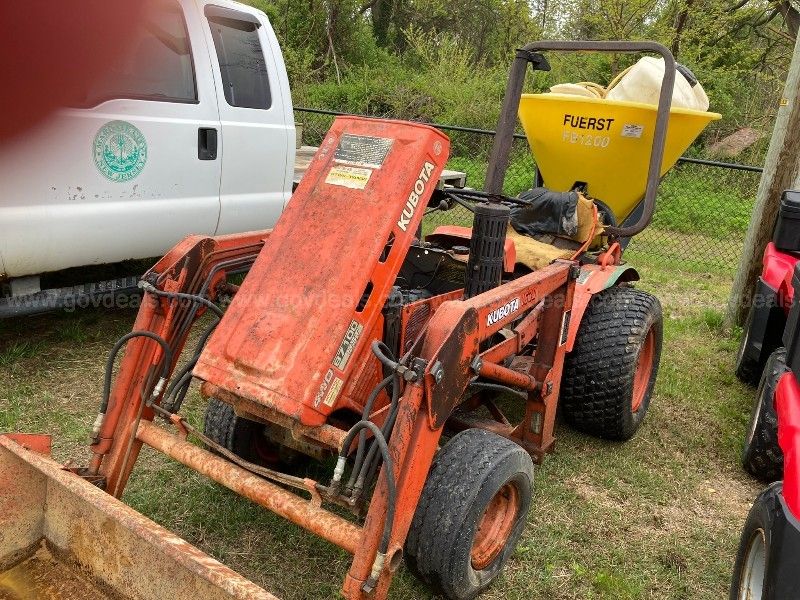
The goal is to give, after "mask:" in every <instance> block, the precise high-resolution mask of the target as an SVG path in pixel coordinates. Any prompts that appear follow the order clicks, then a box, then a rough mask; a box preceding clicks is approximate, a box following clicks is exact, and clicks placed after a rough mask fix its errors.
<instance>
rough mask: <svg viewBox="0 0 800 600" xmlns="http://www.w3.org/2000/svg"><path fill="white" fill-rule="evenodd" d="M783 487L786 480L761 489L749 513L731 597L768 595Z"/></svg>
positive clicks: (756, 598) (752, 598) (757, 598)
mask: <svg viewBox="0 0 800 600" xmlns="http://www.w3.org/2000/svg"><path fill="white" fill-rule="evenodd" d="M782 488H783V482H780V481H778V482H776V483H773V484H772V485H771V486H769V487H768V488H767V489H765V490H764V491H763V492H761V493H760V494H759V495H758V497H757V498H756V500H755V502H754V503H753V506H752V508H751V509H750V513H749V514H748V515H747V521H745V524H744V529H743V530H742V535H741V537H740V538H739V550H738V552H737V553H736V563H735V565H734V567H733V578H732V580H731V593H730V600H761V599H762V598H767V595H766V594H765V592H766V591H767V579H766V575H767V572H768V571H769V564H770V560H771V558H772V556H771V555H772V552H771V550H772V531H773V526H774V524H775V519H776V517H777V516H778V512H779V511H780V501H779V499H778V496H779V494H780V493H781V490H782ZM769 597H772V595H770V596H769Z"/></svg>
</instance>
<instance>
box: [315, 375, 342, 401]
mask: <svg viewBox="0 0 800 600" xmlns="http://www.w3.org/2000/svg"><path fill="white" fill-rule="evenodd" d="M334 379H338V377H336V376H335V375H334V374H333V369H328V372H327V373H325V377H323V378H322V384H320V386H319V390H318V391H317V395H316V396H314V406H319V403H320V402H322V399H323V398H325V392H327V391H328V388H329V387H330V385H331V381H333V380H334ZM325 402H326V403H327V398H326V399H325Z"/></svg>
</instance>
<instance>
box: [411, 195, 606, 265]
mask: <svg viewBox="0 0 800 600" xmlns="http://www.w3.org/2000/svg"><path fill="white" fill-rule="evenodd" d="M520 198H521V199H523V200H529V201H530V205H528V206H520V207H515V208H512V209H511V222H510V224H509V226H508V230H507V232H506V247H505V260H504V261H503V263H504V264H503V267H504V268H503V270H504V271H505V272H507V273H510V272H512V271H513V270H514V267H515V266H516V265H517V264H521V265H524V266H525V267H527V268H529V269H531V270H536V269H540V268H542V267H544V266H546V265H549V264H550V263H551V262H553V261H554V260H557V259H559V258H567V259H568V258H571V257H572V256H573V255H574V254H575V253H576V252H577V251H578V250H579V249H580V248H581V246H583V245H584V244H585V243H586V241H587V239H588V238H589V236H590V235H592V225H593V221H594V208H593V205H594V203H593V202H592V201H591V200H590V199H588V198H586V197H585V196H584V195H583V194H581V193H580V192H552V191H550V190H547V189H546V188H536V189H533V190H528V191H527V192H523V193H522V194H520ZM595 229H596V231H595V235H594V239H593V240H592V242H591V243H590V244H589V247H590V248H592V247H596V246H597V245H599V243H600V242H601V239H600V238H601V234H602V224H601V223H600V224H598V226H597V228H595ZM471 237H472V230H471V229H470V228H469V227H457V226H454V225H445V226H441V227H437V228H436V229H435V230H434V231H433V233H431V234H429V235H427V236H425V240H426V241H428V242H431V243H434V244H436V245H438V246H442V247H449V246H453V245H467V246H468V245H469V239H470V238H471Z"/></svg>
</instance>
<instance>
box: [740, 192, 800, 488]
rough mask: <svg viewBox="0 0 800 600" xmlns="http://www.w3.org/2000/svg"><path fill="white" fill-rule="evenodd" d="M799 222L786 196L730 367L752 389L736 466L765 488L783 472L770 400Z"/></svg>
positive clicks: (799, 208) (781, 361)
mask: <svg viewBox="0 0 800 600" xmlns="http://www.w3.org/2000/svg"><path fill="white" fill-rule="evenodd" d="M799 217H800V192H799V191H791V190H787V191H785V192H784V193H783V196H782V198H781V208H780V213H779V215H778V222H777V223H776V226H775V233H774V235H773V240H772V242H770V243H769V244H768V245H767V248H766V250H765V251H764V259H763V263H764V268H763V270H762V272H761V276H760V277H759V278H758V283H757V284H756V290H755V293H754V294H753V302H752V305H751V307H750V312H749V314H748V317H747V322H746V325H745V328H744V333H743V335H742V342H741V345H740V347H739V353H738V356H737V361H736V376H737V377H738V378H739V379H740V380H742V381H743V382H744V383H747V384H750V385H756V384H758V392H757V393H756V401H755V403H754V405H753V412H752V416H751V419H750V427H749V433H748V436H747V439H746V440H745V445H744V450H743V453H742V464H743V465H744V468H745V469H746V470H747V471H748V472H749V473H750V474H752V475H753V476H755V477H757V478H759V479H761V480H763V481H766V482H772V481H775V480H777V479H780V478H781V475H782V472H783V471H782V468H783V457H782V455H781V451H780V448H779V447H778V438H777V435H778V433H777V431H778V430H777V422H776V414H775V409H774V407H773V402H772V400H773V398H774V395H775V389H776V386H777V384H778V379H779V377H780V375H781V374H782V373H783V372H784V371H785V369H786V350H785V348H784V347H783V342H782V339H781V338H782V337H783V336H784V335H785V334H784V329H785V328H786V321H787V316H788V314H789V309H790V308H791V306H792V301H793V299H794V295H795V290H794V286H793V285H792V274H793V273H794V269H795V267H796V266H797V264H798V262H800V225H799V224H798V223H797V221H796V219H798V218H799Z"/></svg>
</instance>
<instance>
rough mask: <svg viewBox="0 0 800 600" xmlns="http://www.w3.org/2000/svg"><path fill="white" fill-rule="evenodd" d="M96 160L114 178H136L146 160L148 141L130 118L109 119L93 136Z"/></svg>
mask: <svg viewBox="0 0 800 600" xmlns="http://www.w3.org/2000/svg"><path fill="white" fill-rule="evenodd" d="M92 151H93V153H94V164H95V165H97V168H98V170H99V171H100V172H101V173H102V174H103V175H104V176H105V177H107V178H108V179H110V180H111V181H116V182H118V183H122V182H125V181H130V180H131V179H133V178H135V177H136V176H137V175H138V174H139V173H141V172H142V169H144V165H145V163H146V162H147V141H146V140H145V139H144V136H143V135H142V132H141V131H139V130H138V129H137V128H136V127H134V126H133V125H131V124H130V123H128V122H127V121H109V122H108V123H106V124H105V125H103V126H102V127H101V128H100V131H98V132H97V135H96V136H94V146H93V148H92Z"/></svg>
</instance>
